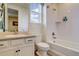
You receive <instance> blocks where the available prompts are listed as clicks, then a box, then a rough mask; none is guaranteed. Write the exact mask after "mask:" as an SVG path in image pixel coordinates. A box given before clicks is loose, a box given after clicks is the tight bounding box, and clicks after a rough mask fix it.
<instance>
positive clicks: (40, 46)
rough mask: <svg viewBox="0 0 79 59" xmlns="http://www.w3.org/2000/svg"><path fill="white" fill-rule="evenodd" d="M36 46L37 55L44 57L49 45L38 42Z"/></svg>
mask: <svg viewBox="0 0 79 59" xmlns="http://www.w3.org/2000/svg"><path fill="white" fill-rule="evenodd" d="M36 46H37V50H38V51H37V53H38V54H39V55H41V56H46V55H47V51H48V50H49V45H48V44H47V43H44V42H39V43H37V44H36Z"/></svg>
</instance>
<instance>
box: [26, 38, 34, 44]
mask: <svg viewBox="0 0 79 59" xmlns="http://www.w3.org/2000/svg"><path fill="white" fill-rule="evenodd" d="M25 40H26V44H33V43H34V40H33V39H32V38H29V39H25Z"/></svg>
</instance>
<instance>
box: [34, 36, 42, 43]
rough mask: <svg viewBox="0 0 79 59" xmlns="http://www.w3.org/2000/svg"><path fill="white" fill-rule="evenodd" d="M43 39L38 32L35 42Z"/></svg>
mask: <svg viewBox="0 0 79 59" xmlns="http://www.w3.org/2000/svg"><path fill="white" fill-rule="evenodd" d="M41 41H42V37H41V34H36V38H35V43H39V42H41Z"/></svg>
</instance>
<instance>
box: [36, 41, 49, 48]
mask: <svg viewBox="0 0 79 59" xmlns="http://www.w3.org/2000/svg"><path fill="white" fill-rule="evenodd" d="M37 45H38V46H40V47H45V48H48V47H49V45H48V44H47V43H44V42H40V43H38V44H37Z"/></svg>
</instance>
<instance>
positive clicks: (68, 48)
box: [47, 39, 79, 56]
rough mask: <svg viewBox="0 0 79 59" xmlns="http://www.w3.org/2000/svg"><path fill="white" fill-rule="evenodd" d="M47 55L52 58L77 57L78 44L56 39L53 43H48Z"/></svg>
mask: <svg viewBox="0 0 79 59" xmlns="http://www.w3.org/2000/svg"><path fill="white" fill-rule="evenodd" d="M47 43H48V44H49V46H50V48H49V52H48V53H49V54H50V55H54V56H79V44H78V43H72V42H69V41H66V40H60V39H56V40H55V42H54V41H53V40H52V41H48V42H47Z"/></svg>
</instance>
